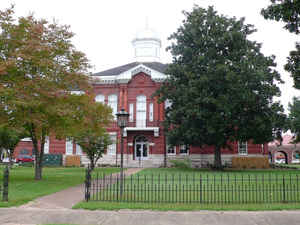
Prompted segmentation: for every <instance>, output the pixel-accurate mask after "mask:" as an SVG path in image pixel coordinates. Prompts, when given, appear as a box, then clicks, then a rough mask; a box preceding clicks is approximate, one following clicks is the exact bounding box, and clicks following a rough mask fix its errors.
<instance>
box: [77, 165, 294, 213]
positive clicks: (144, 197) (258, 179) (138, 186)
mask: <svg viewBox="0 0 300 225" xmlns="http://www.w3.org/2000/svg"><path fill="white" fill-rule="evenodd" d="M298 175H299V177H298ZM283 178H284V180H283ZM299 179H300V173H299V171H297V170H248V171H245V170H243V171H238V170H229V171H223V172H212V171H209V170H195V169H175V168H171V169H163V168H161V169H144V170H143V171H141V172H140V173H138V174H135V175H133V176H131V177H128V178H127V179H126V182H125V184H124V193H123V194H122V197H121V196H120V194H119V192H118V191H119V187H120V184H118V183H114V182H112V184H110V180H109V179H107V178H106V181H105V184H106V186H110V187H111V188H110V189H108V188H107V189H106V190H103V191H100V192H98V189H96V190H95V191H94V192H92V193H91V194H92V196H91V197H92V198H91V200H96V201H90V202H82V203H79V204H77V205H76V206H75V207H74V208H87V209H121V208H131V209H157V210H195V209H214V210H233V209H245V210H271V209H273V210H275V209H276V210H278V209H299V208H300V205H299V202H300V192H299V191H297V190H299V188H300V180H299ZM158 190H160V191H158ZM257 190H259V191H257ZM283 190H284V192H283ZM283 193H284V194H283ZM99 200H101V201H99ZM120 200H121V201H122V202H118V201H120ZM286 202H289V203H288V204H287V203H286ZM241 203H243V204H241ZM262 203H263V204H262ZM297 203H298V204H297Z"/></svg>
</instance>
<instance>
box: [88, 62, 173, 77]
mask: <svg viewBox="0 0 300 225" xmlns="http://www.w3.org/2000/svg"><path fill="white" fill-rule="evenodd" d="M140 64H143V65H145V66H147V67H149V68H151V69H153V70H156V71H158V72H161V73H165V71H166V69H167V67H168V64H163V63H160V62H133V63H129V64H126V65H123V66H118V67H115V68H112V69H109V70H104V71H101V72H98V73H94V74H92V76H111V75H119V74H121V73H123V72H125V71H127V70H130V69H132V68H134V67H136V66H138V65H140Z"/></svg>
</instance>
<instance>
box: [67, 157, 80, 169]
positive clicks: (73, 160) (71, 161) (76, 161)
mask: <svg viewBox="0 0 300 225" xmlns="http://www.w3.org/2000/svg"><path fill="white" fill-rule="evenodd" d="M65 166H75V167H80V156H79V155H67V156H66V162H65Z"/></svg>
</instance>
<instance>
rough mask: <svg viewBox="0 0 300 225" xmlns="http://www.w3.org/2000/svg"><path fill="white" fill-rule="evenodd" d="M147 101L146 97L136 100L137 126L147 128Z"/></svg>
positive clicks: (141, 96) (142, 96) (138, 97)
mask: <svg viewBox="0 0 300 225" xmlns="http://www.w3.org/2000/svg"><path fill="white" fill-rule="evenodd" d="M146 116H147V99H146V96H145V95H140V96H137V98H136V126H137V127H146Z"/></svg>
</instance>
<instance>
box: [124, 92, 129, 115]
mask: <svg viewBox="0 0 300 225" xmlns="http://www.w3.org/2000/svg"><path fill="white" fill-rule="evenodd" d="M127 92H128V90H127V87H125V89H124V109H125V111H126V112H128V106H127V102H128V99H127Z"/></svg>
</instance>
